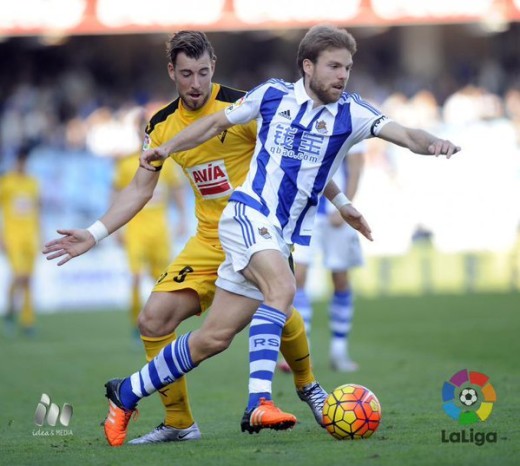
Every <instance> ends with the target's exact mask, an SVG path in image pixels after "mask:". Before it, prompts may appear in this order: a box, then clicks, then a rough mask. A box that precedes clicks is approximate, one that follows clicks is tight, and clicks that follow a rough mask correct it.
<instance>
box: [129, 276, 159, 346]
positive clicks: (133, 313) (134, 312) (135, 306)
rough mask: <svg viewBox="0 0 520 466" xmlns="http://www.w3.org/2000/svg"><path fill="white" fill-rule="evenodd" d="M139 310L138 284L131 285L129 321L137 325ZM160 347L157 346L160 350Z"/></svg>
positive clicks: (139, 295)
mask: <svg viewBox="0 0 520 466" xmlns="http://www.w3.org/2000/svg"><path fill="white" fill-rule="evenodd" d="M140 312H141V294H140V290H139V286H138V285H133V286H132V307H131V308H130V321H131V322H132V325H133V326H134V327H137V316H139V313H140ZM160 349H161V348H159V350H160Z"/></svg>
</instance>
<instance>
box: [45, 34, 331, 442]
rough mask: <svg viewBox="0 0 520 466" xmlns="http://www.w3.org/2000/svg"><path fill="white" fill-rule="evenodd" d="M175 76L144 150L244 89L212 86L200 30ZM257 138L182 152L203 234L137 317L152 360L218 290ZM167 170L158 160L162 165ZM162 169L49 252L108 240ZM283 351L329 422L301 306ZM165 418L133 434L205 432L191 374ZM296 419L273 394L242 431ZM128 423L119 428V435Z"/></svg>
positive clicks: (231, 138) (225, 137)
mask: <svg viewBox="0 0 520 466" xmlns="http://www.w3.org/2000/svg"><path fill="white" fill-rule="evenodd" d="M167 53H168V57H169V60H170V61H169V63H168V74H169V76H170V78H171V79H172V81H173V82H174V83H175V85H176V87H177V91H178V93H179V98H178V99H176V100H174V101H173V102H171V103H170V104H169V105H167V106H165V107H164V108H163V109H162V110H160V111H158V112H157V113H156V114H155V115H154V116H153V117H152V118H151V120H150V122H149V124H148V127H147V129H146V136H145V144H144V147H145V148H149V147H158V146H159V145H161V144H162V143H165V142H166V141H168V140H169V139H170V138H172V137H173V136H174V135H175V134H177V133H178V132H180V131H181V130H182V129H184V128H185V127H186V126H188V125H190V124H191V123H193V122H194V121H196V120H198V119H200V118H202V117H204V116H206V115H210V114H213V113H215V112H217V111H219V110H223V109H224V108H226V107H228V106H229V105H230V104H231V103H232V102H235V101H236V100H237V99H238V98H240V97H241V96H243V95H244V94H245V93H244V92H242V91H238V90H235V89H231V88H229V87H226V86H223V85H220V84H217V83H212V77H213V73H214V71H215V62H216V56H215V53H214V51H213V47H212V45H211V43H210V42H209V41H208V39H207V37H206V36H205V34H204V33H202V32H196V31H182V32H179V33H177V34H175V35H174V36H173V37H172V38H171V39H170V41H169V43H168V44H167ZM255 142H256V123H255V122H251V123H249V124H247V125H237V126H234V127H233V128H230V129H229V130H228V131H224V132H222V133H221V134H219V135H218V136H217V137H215V138H212V139H210V140H209V141H207V142H206V143H204V144H202V145H201V146H199V147H196V148H193V149H191V150H189V151H185V152H179V153H176V154H174V156H173V159H174V160H175V161H176V162H177V163H178V164H179V165H180V166H181V167H182V169H183V171H184V173H185V174H186V176H187V177H188V179H189V181H190V184H191V187H192V189H193V192H194V193H195V215H196V218H197V221H198V225H197V231H196V234H195V235H194V236H193V237H191V238H190V239H189V240H188V242H187V243H186V245H185V247H184V249H183V251H181V253H180V254H179V255H178V256H177V257H176V258H175V259H174V261H173V262H172V263H171V264H170V265H169V266H168V268H167V269H166V271H165V272H164V273H163V274H162V275H161V277H160V278H159V280H158V281H157V284H156V285H155V288H154V289H153V292H152V293H151V295H150V297H149V299H148V301H147V303H146V304H145V307H144V309H143V310H142V312H141V314H140V315H139V329H140V331H141V338H142V340H143V343H144V346H145V351H146V356H147V359H148V360H149V361H150V360H152V359H153V358H154V357H155V356H157V355H158V354H159V353H160V351H161V349H162V348H164V347H165V346H167V345H169V344H170V343H171V342H172V341H173V340H174V339H175V338H176V334H175V330H176V329H177V327H178V325H179V324H180V323H181V322H182V321H183V320H185V319H187V318H188V317H191V316H194V315H197V314H199V313H201V312H203V311H206V310H207V308H208V307H209V305H210V304H211V302H212V300H213V296H214V294H215V280H216V279H217V269H218V267H219V265H220V264H221V263H222V262H223V261H224V258H225V254H224V252H223V250H222V246H221V244H220V241H219V236H218V222H219V219H220V215H221V212H222V210H223V209H224V207H225V206H226V204H227V201H228V199H229V196H230V195H231V193H232V191H233V189H234V188H235V187H237V186H240V184H242V182H243V181H244V179H245V176H246V173H247V171H248V168H249V163H250V160H251V157H252V154H253V149H254V146H255ZM158 168H159V167H158ZM159 173H160V171H156V172H152V171H149V170H146V169H144V168H142V167H139V168H138V170H137V172H136V174H135V176H134V178H133V180H132V181H131V183H130V184H129V185H128V186H127V187H126V188H125V189H123V190H122V191H121V192H120V193H119V195H118V197H116V198H115V200H114V202H113V204H112V205H111V206H110V208H109V210H108V211H107V212H106V213H105V215H104V216H103V217H101V218H100V220H98V221H96V222H95V223H94V224H93V225H92V226H91V227H89V228H88V229H73V230H65V229H60V230H58V233H59V234H62V235H64V236H63V237H61V238H59V239H56V240H53V241H50V242H49V243H47V244H46V246H45V249H44V251H43V252H44V253H45V254H48V259H54V258H57V257H60V256H65V257H63V258H62V259H61V260H60V261H59V262H58V265H63V264H64V263H66V262H67V261H69V260H70V259H71V258H72V257H76V256H78V255H80V254H83V253H85V252H86V251H88V250H89V249H91V248H92V247H93V246H94V245H95V244H96V243H97V242H98V241H99V240H100V239H102V238H104V237H105V236H107V235H108V234H111V233H113V232H114V231H115V230H117V229H118V228H120V227H121V226H122V225H124V224H125V223H126V222H128V221H129V220H130V219H131V218H132V217H133V216H134V215H135V214H136V213H137V212H138V211H139V209H141V208H142V207H143V206H144V204H145V203H146V201H147V200H148V199H149V198H150V196H151V195H152V193H153V190H154V187H155V185H156V183H157V180H158V178H159ZM281 349H282V353H283V355H284V357H285V359H286V361H287V362H288V364H289V365H290V367H291V369H292V372H293V376H294V382H295V385H296V389H297V393H298V396H299V397H300V398H301V399H302V400H303V401H305V402H306V403H307V404H308V405H309V406H310V408H311V410H312V412H313V414H314V416H315V419H316V421H317V422H318V423H319V424H320V425H321V422H322V421H321V417H322V414H321V409H322V407H323V403H324V401H325V398H326V397H327V393H326V392H325V390H323V388H321V386H320V385H319V384H318V383H317V382H316V379H315V377H314V374H313V373H312V370H311V364H310V355H309V347H308V342H307V337H306V334H305V327H304V324H303V319H302V318H301V316H300V314H299V313H298V312H296V311H295V312H293V313H292V314H291V317H290V318H289V319H288V320H287V322H286V323H285V326H284V328H283V333H282V342H281ZM160 393H161V400H162V402H163V404H164V406H165V409H166V417H165V419H164V422H163V423H161V424H160V425H159V426H158V427H157V428H156V429H154V430H153V431H152V432H150V433H148V434H146V435H144V436H142V437H139V438H137V439H134V440H132V441H131V442H130V443H131V444H147V443H159V442H170V441H181V440H196V439H199V438H200V431H199V428H198V426H197V424H196V423H195V421H194V419H193V416H192V413H191V409H190V406H189V402H188V393H187V388H186V378H185V377H181V378H180V379H179V380H177V381H176V382H175V383H173V384H170V385H168V386H166V387H165V388H164V389H162V390H161V391H160ZM128 421H129V419H120V418H119V417H117V418H115V419H112V418H110V419H108V418H107V422H106V423H105V426H107V425H109V424H110V423H113V424H114V426H119V423H121V422H123V423H125V425H126V424H128ZM295 422H296V418H295V417H294V416H293V415H292V414H288V413H284V412H283V411H281V410H280V409H278V408H277V407H276V406H275V405H274V404H273V403H272V401H268V402H266V403H263V404H261V405H260V406H258V407H257V408H256V409H255V410H254V412H253V413H252V415H251V416H250V417H248V419H243V420H242V430H243V431H246V430H247V431H249V432H258V431H259V430H261V429H263V428H272V429H287V428H290V427H292V426H293V425H294V424H295ZM120 430H121V429H120V428H117V429H116V431H117V432H119V431H120ZM105 433H106V435H107V439H108V442H109V443H110V445H112V446H118V445H121V444H123V442H124V440H125V435H126V432H125V435H123V436H121V435H119V434H116V436H115V437H113V436H111V434H110V432H109V431H108V430H107V429H105Z"/></svg>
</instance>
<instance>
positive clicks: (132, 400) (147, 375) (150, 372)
mask: <svg viewBox="0 0 520 466" xmlns="http://www.w3.org/2000/svg"><path fill="white" fill-rule="evenodd" d="M190 334H191V332H190V333H186V334H184V335H181V336H180V337H179V338H177V339H176V340H174V341H172V342H171V343H170V344H169V345H167V346H165V347H164V348H163V349H162V350H161V352H160V353H159V354H158V355H157V356H156V357H155V358H153V359H152V360H151V361H150V362H149V363H148V364H146V365H145V366H144V367H143V368H142V369H141V370H140V371H139V372H135V373H133V374H132V375H131V376H130V377H127V378H126V379H124V381H123V383H122V384H121V388H120V389H119V397H120V399H121V402H122V403H123V406H125V408H127V409H134V408H135V407H136V405H137V403H138V402H139V400H140V399H141V398H143V397H145V396H148V395H151V394H152V393H154V392H156V391H157V390H159V389H161V388H163V387H165V386H166V385H169V384H171V383H172V382H174V381H175V380H177V379H179V378H181V377H182V376H183V375H184V374H186V373H187V372H189V371H191V370H192V369H193V368H194V367H196V366H197V365H196V364H194V363H193V361H192V359H191V354H190V348H189V346H188V339H189V337H190Z"/></svg>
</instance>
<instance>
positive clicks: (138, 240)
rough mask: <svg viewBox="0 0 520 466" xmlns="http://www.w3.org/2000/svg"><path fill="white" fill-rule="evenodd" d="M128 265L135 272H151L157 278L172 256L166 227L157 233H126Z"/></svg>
mask: <svg viewBox="0 0 520 466" xmlns="http://www.w3.org/2000/svg"><path fill="white" fill-rule="evenodd" d="M124 243H125V249H126V254H127V257H128V265H129V268H130V271H131V272H132V273H133V274H138V273H142V272H145V271H147V272H149V273H150V274H151V275H152V277H154V278H157V277H159V276H160V275H161V273H162V272H164V269H165V267H166V266H167V265H168V262H169V261H170V258H171V248H170V238H169V236H168V232H167V230H166V229H162V230H159V231H157V233H156V234H153V235H151V234H143V233H139V234H131V233H129V232H128V231H125V233H124Z"/></svg>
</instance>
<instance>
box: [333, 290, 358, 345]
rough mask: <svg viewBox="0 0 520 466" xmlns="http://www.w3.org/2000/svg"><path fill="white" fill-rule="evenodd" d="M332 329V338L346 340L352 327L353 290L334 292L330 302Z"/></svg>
mask: <svg viewBox="0 0 520 466" xmlns="http://www.w3.org/2000/svg"><path fill="white" fill-rule="evenodd" d="M329 312H330V330H331V333H332V338H333V339H335V340H341V341H346V340H347V339H348V335H349V333H350V329H351V328H352V317H353V314H354V303H353V294H352V291H351V290H347V291H337V292H335V293H334V296H333V298H332V302H331V304H330V310H329Z"/></svg>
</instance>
